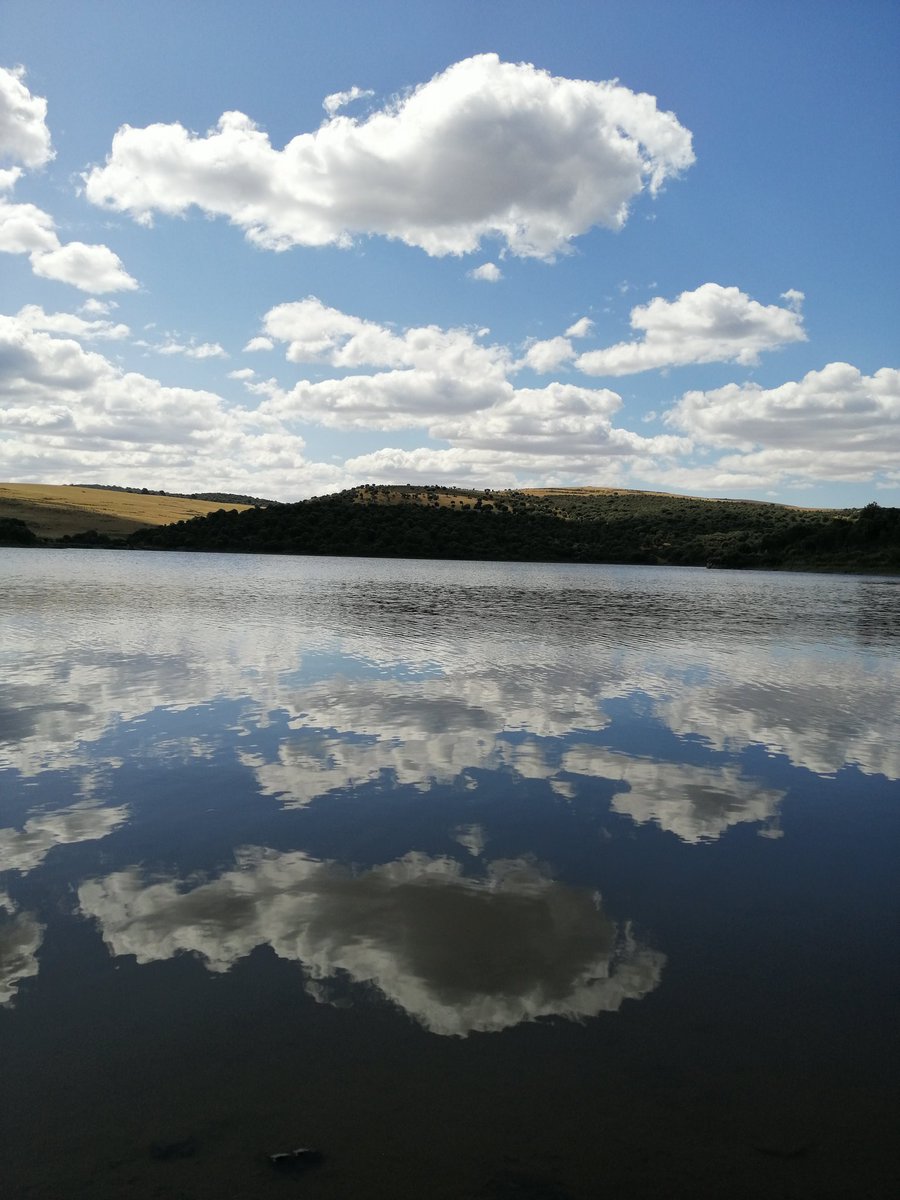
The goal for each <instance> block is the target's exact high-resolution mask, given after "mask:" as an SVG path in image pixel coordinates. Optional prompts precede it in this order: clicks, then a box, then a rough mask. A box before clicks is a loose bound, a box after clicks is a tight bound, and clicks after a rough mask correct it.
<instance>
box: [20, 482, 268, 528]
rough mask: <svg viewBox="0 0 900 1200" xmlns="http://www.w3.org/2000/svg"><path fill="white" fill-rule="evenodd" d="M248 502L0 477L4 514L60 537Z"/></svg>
mask: <svg viewBox="0 0 900 1200" xmlns="http://www.w3.org/2000/svg"><path fill="white" fill-rule="evenodd" d="M247 507H248V505H246V504H216V503H212V502H210V501H209V500H188V499H185V498H184V497H182V496H153V495H145V494H144V493H142V492H114V491H110V490H108V489H106V488H91V487H70V486H68V485H59V484H49V483H0V518H2V517H15V518H17V519H18V520H20V521H24V522H25V524H26V525H27V526H28V528H29V529H31V530H32V531H33V532H34V533H36V534H37V536H38V537H41V538H59V537H64V536H65V535H67V534H69V535H71V534H76V533H84V532H85V530H88V529H96V531H97V532H98V533H103V534H106V535H107V536H108V537H125V536H127V535H128V534H129V533H134V531H135V530H136V529H147V528H148V527H149V526H153V525H169V524H171V523H172V522H173V521H184V520H188V519H189V518H190V517H203V516H206V514H207V513H211V512H215V511H216V509H219V508H235V509H238V510H240V509H244V508H247Z"/></svg>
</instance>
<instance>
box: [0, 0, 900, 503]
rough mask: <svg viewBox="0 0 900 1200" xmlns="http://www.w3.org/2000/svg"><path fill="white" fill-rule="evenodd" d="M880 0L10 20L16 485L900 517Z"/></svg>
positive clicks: (4, 74)
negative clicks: (637, 501)
mask: <svg viewBox="0 0 900 1200" xmlns="http://www.w3.org/2000/svg"><path fill="white" fill-rule="evenodd" d="M898 51H900V9H898V7H897V6H896V4H894V3H893V0H866V2H865V3H844V2H838V0H795V2H793V3H791V4H789V5H788V4H784V3H783V0H773V2H770V0H748V2H746V3H743V4H738V3H733V4H732V3H723V2H722V0H709V2H707V0H592V2H576V0H558V2H556V3H547V2H546V0H541V2H537V0H491V2H487V3H486V2H485V0H477V2H472V3H470V2H469V0H453V2H452V3H451V2H445V0H429V2H428V3H423V2H422V0H419V2H418V3H408V2H405V0H403V2H401V0H380V2H379V3H378V4H372V3H369V2H368V0H367V2H360V0H329V3H328V4H327V5H324V4H318V3H312V2H310V3H306V2H303V0H295V2H294V3H285V2H283V0H278V2H274V0H257V2H256V3H254V4H253V5H250V4H248V3H246V2H244V3H237V2H235V0H216V2H213V0H193V2H192V3H190V4H184V3H183V2H182V0H174V2H173V0H153V2H152V3H147V2H145V0H129V2H128V3H122V2H120V0H80V2H79V3H76V4H65V5H64V4H59V3H58V0H50V2H47V0H25V2H23V0H4V2H3V4H2V7H0V479H3V480H7V481H19V482H47V483H105V484H120V485H124V486H131V487H147V488H160V489H165V490H167V491H181V492H198V491H227V492H239V493H249V494H252V495H255V496H262V497H268V498H273V499H279V500H298V499H302V498H304V497H306V496H310V495H321V494H324V493H329V492H334V491H338V490H340V489H342V488H345V487H351V486H354V485H356V484H362V483H425V484H448V485H457V486H463V487H465V486H475V487H493V488H503V487H517V486H525V487H541V486H561V485H573V486H574V485H578V486H608V487H630V488H648V489H653V490H662V491H671V492H677V493H685V494H691V495H701V496H723V497H747V498H752V499H765V500H777V501H781V502H784V503H789V504H800V505H815V506H828V507H855V506H858V505H861V504H865V503H868V502H869V501H872V500H875V501H877V502H878V503H880V504H885V505H898V504H900V370H898V365H900V364H898V321H897V314H898V311H900V304H898V300H900V295H898V292H900V270H898V267H900V254H898V234H897V210H898V204H897V201H898V177H900V171H898V158H900V154H898V139H897V137H896V128H897V116H898V91H900V89H898V82H900V70H898V66H897V64H898V62H900V57H898Z"/></svg>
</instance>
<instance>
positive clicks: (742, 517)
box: [129, 485, 900, 572]
mask: <svg viewBox="0 0 900 1200" xmlns="http://www.w3.org/2000/svg"><path fill="white" fill-rule="evenodd" d="M129 543H130V544H131V545H132V546H137V547H143V548H156V549H183V550H218V551H236V552H263V553H269V554H326V555H327V554H336V555H361V556H375V557H402V558H458V559H493V560H498V561H510V560H513V561H527V562H597V563H659V564H671V565H696V566H726V567H759V568H771V569H795V570H813V571H874V572H900V509H892V508H881V507H879V506H878V505H876V504H870V505H867V506H866V507H865V508H863V509H846V510H827V509H802V508H791V507H789V506H787V505H781V504H769V503H765V502H758V501H748V500H705V499H698V498H693V497H684V496H674V495H669V494H666V493H656V492H628V491H625V490H623V489H596V488H572V489H535V490H530V491H492V490H490V489H486V490H484V491H473V490H469V489H463V488H449V487H441V486H434V487H413V486H409V485H402V486H401V485H397V486H383V485H382V486H379V485H367V486H364V487H359V488H352V489H350V490H349V491H345V492H339V493H337V494H335V495H332V496H320V497H315V498H313V499H311V500H304V501H301V502H299V503H298V504H284V505H278V506H277V507H273V508H252V509H249V510H247V511H244V512H224V511H220V512H217V513H212V514H210V515H209V516H206V517H203V518H197V519H194V520H190V521H180V522H178V523H177V524H175V525H168V526H163V527H160V528H157V529H152V530H143V531H139V532H137V533H135V534H134V535H133V536H132V537H131V538H130V539H129Z"/></svg>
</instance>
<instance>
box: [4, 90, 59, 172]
mask: <svg viewBox="0 0 900 1200" xmlns="http://www.w3.org/2000/svg"><path fill="white" fill-rule="evenodd" d="M24 79H25V71H24V68H22V67H13V68H12V69H9V68H7V67H0V161H2V160H4V159H6V160H7V161H9V160H12V161H13V162H16V163H21V164H22V165H23V166H25V167H42V166H44V164H45V163H48V162H49V161H50V159H51V158H53V156H54V151H53V147H52V146H51V144H50V130H49V129H48V128H47V124H46V116H47V101H46V100H44V99H43V98H42V97H41V96H32V94H31V92H29V90H28V88H27V87H26V86H25V83H24Z"/></svg>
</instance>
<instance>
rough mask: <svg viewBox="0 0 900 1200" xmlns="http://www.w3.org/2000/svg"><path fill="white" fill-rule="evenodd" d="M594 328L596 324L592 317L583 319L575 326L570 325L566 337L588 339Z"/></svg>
mask: <svg viewBox="0 0 900 1200" xmlns="http://www.w3.org/2000/svg"><path fill="white" fill-rule="evenodd" d="M593 328H594V322H593V321H592V320H591V318H590V317H581V318H580V319H579V320H578V321H576V322H575V324H574V325H570V326H569V328H568V329H567V330H566V337H570V338H582V337H587V336H588V334H589V333H590V332H591V330H592V329H593Z"/></svg>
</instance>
